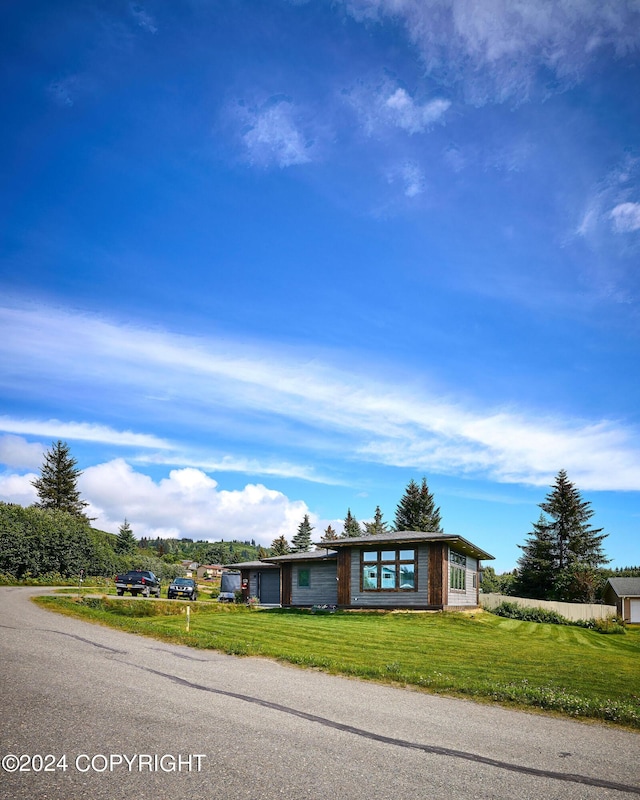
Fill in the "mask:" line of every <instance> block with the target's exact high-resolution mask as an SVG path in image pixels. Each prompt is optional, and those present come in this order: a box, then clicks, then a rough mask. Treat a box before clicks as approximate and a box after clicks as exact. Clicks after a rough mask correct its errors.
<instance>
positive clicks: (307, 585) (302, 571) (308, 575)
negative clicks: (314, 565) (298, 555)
mask: <svg viewBox="0 0 640 800" xmlns="http://www.w3.org/2000/svg"><path fill="white" fill-rule="evenodd" d="M303 575H305V576H306V579H307V581H306V583H303V582H302V576H303ZM310 588H311V569H310V568H309V567H298V589H310Z"/></svg>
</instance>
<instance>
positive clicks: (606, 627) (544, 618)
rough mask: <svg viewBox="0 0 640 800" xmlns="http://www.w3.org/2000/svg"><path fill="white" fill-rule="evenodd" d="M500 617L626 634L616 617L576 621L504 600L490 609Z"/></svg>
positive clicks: (544, 610)
mask: <svg viewBox="0 0 640 800" xmlns="http://www.w3.org/2000/svg"><path fill="white" fill-rule="evenodd" d="M488 610H489V611H491V613H492V614H495V615H496V616H498V617H508V618H509V619H520V620H523V621H524V622H545V623H547V624H548V625H575V626H576V627H578V628H587V629H588V630H593V631H597V632H598V633H626V632H627V631H626V630H625V627H624V622H623V621H622V620H618V619H616V618H615V617H609V618H607V619H576V620H571V619H567V618H566V617H563V616H562V614H558V613H557V611H551V610H549V609H546V608H539V607H535V608H528V607H527V606H519V605H518V604H517V603H510V602H508V601H507V600H504V601H503V602H502V603H500V605H499V606H496V608H492V609H488Z"/></svg>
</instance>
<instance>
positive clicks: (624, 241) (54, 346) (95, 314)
mask: <svg viewBox="0 0 640 800" xmlns="http://www.w3.org/2000/svg"><path fill="white" fill-rule="evenodd" d="M0 21H1V24H0V31H2V32H1V33H0V37H1V38H2V49H1V52H2V56H1V59H0V86H1V88H2V95H3V98H4V102H3V110H4V113H3V118H4V122H3V125H2V127H1V129H0V153H1V155H0V165H1V166H0V169H1V173H0V174H1V180H0V204H1V205H0V219H1V220H2V237H1V240H0V280H1V284H0V286H1V293H0V499H5V500H8V501H13V502H21V503H24V504H28V503H30V502H33V500H34V499H35V496H34V494H33V488H32V486H31V480H33V477H34V475H35V474H37V471H38V468H39V466H40V464H41V461H42V454H43V451H44V449H46V448H47V447H48V446H49V445H50V443H51V441H53V440H56V439H58V438H60V439H63V440H65V441H67V442H68V443H69V445H70V447H71V450H72V453H73V454H74V456H75V457H76V458H77V459H78V464H79V466H80V467H81V468H82V469H83V471H84V472H83V475H82V477H81V479H80V488H81V490H82V492H83V496H84V498H85V499H86V500H88V501H89V502H90V508H91V512H92V515H93V516H95V517H96V518H97V519H96V525H97V526H99V527H102V528H103V529H105V530H111V531H114V532H115V531H117V529H118V526H119V525H120V524H121V522H122V521H123V519H124V518H125V517H126V518H127V519H128V520H129V521H130V523H131V525H132V528H133V530H134V532H135V533H136V534H137V535H138V536H142V535H164V536H178V535H184V536H190V537H192V538H205V539H206V538H210V539H220V538H225V539H230V538H233V537H236V538H240V539H242V540H244V539H255V540H256V541H259V542H261V543H263V544H265V545H268V544H270V542H271V541H272V540H273V539H274V538H276V537H277V536H279V535H280V534H281V533H284V534H285V535H286V536H288V537H290V536H291V535H292V534H293V533H295V530H296V528H297V526H298V524H299V522H300V521H301V519H302V517H303V515H304V514H305V513H309V514H310V516H311V520H312V523H313V524H314V526H315V528H316V531H315V532H316V534H317V535H318V536H320V535H321V533H322V530H323V529H324V528H325V527H326V526H327V524H329V523H331V524H332V525H333V526H334V527H336V528H338V529H340V525H341V520H343V519H344V516H345V514H346V512H347V509H348V508H350V509H351V511H352V512H353V513H354V514H355V515H356V517H357V518H358V519H359V520H360V521H364V520H367V519H371V517H372V516H373V513H374V510H375V507H376V505H380V507H381V509H382V511H383V514H384V517H385V519H386V520H387V521H389V522H392V521H393V517H394V514H395V509H396V505H397V503H398V501H399V499H400V497H401V495H402V493H403V491H404V488H405V486H406V484H407V483H408V481H409V480H410V479H411V478H414V479H416V480H417V481H420V480H421V478H422V476H423V475H424V476H426V477H427V481H428V483H429V486H430V488H431V489H432V491H433V492H434V495H435V498H436V502H437V504H438V505H439V506H440V508H441V513H442V519H443V525H444V528H445V530H446V531H447V532H449V533H458V534H461V535H462V536H465V537H466V538H468V539H470V540H471V541H473V542H475V543H477V544H478V545H480V546H481V547H483V548H484V549H486V550H488V551H489V552H491V553H493V554H494V555H495V556H496V562H495V567H496V568H497V569H498V570H499V571H502V570H508V569H512V568H513V567H514V566H515V563H516V559H517V558H518V555H519V550H518V547H517V545H518V544H519V543H520V544H521V543H523V542H524V540H525V537H526V534H527V533H528V532H529V531H530V530H531V524H532V523H533V522H534V521H536V520H537V518H538V516H539V508H538V504H539V503H540V502H542V501H543V500H544V497H545V495H546V493H547V491H548V488H549V486H550V485H551V483H552V482H553V479H554V476H555V475H556V474H557V472H558V471H559V470H560V469H562V468H564V469H566V470H567V472H568V474H569V478H570V480H572V481H573V482H574V483H575V484H576V485H577V486H578V488H579V489H580V490H581V491H582V493H583V496H584V497H585V499H587V500H589V501H591V503H592V505H593V509H594V511H595V516H594V518H593V523H594V524H595V525H598V526H602V527H604V528H605V530H606V532H607V533H608V534H609V537H608V539H607V540H606V549H607V552H608V554H609V556H610V557H611V558H612V559H613V565H614V566H624V565H629V564H639V563H640V536H639V535H638V527H639V524H640V435H639V432H640V418H639V412H638V409H639V407H640V404H639V400H640V391H639V387H638V343H639V337H640V316H639V314H638V308H639V306H638V300H639V290H640V275H639V273H638V265H639V263H640V260H639V256H640V141H639V140H638V131H639V130H640V92H638V90H637V87H638V86H639V85H640V58H639V56H640V9H638V6H637V3H633V2H622V0H609V1H608V2H607V0H603V2H598V3H596V2H584V3H578V4H576V3H574V2H570V0H559V1H558V2H529V0H520V1H519V2H515V3H514V2H506V0H487V2H485V3H482V4H477V3H474V2H471V0H438V1H437V2H436V0H334V2H320V1H318V2H312V1H311V0H310V1H309V2H304V1H301V0H295V1H294V0H290V1H287V0H271V2H269V3H264V2H244V1H243V0H228V1H224V0H221V1H220V2H214V1H213V0H211V2H209V1H208V0H185V2H180V3H175V2H168V0H157V2H148V3H146V2H145V3H127V2H99V1H98V2H92V3H86V2H75V1H74V0H63V1H62V2H58V3H46V2H32V3H29V4H28V6H27V5H25V4H24V3H19V2H6V3H4V4H3V6H2V9H1V10H0Z"/></svg>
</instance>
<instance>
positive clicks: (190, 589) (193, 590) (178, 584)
mask: <svg viewBox="0 0 640 800" xmlns="http://www.w3.org/2000/svg"><path fill="white" fill-rule="evenodd" d="M167 597H168V598H169V600H173V599H174V598H175V597H184V598H185V599H186V600H197V599H198V585H197V584H196V582H195V581H194V580H193V578H174V579H173V580H172V581H171V583H170V585H169V588H168V589H167Z"/></svg>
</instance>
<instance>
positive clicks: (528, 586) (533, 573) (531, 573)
mask: <svg viewBox="0 0 640 800" xmlns="http://www.w3.org/2000/svg"><path fill="white" fill-rule="evenodd" d="M528 537H529V538H528V541H526V542H525V544H519V545H518V547H519V548H520V549H521V550H522V551H523V553H522V556H520V558H519V559H518V574H517V577H516V580H515V584H514V587H513V592H514V594H516V595H519V596H520V595H521V596H522V597H533V598H537V599H544V598H546V597H551V595H552V594H553V589H554V584H555V581H556V577H557V571H558V567H557V553H556V543H555V539H554V536H553V532H552V531H551V527H550V526H549V524H548V522H547V520H546V519H545V516H544V514H540V519H539V520H538V522H534V523H533V530H532V532H531V533H529V534H528ZM485 569H486V567H485Z"/></svg>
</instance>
